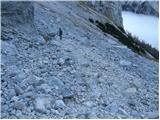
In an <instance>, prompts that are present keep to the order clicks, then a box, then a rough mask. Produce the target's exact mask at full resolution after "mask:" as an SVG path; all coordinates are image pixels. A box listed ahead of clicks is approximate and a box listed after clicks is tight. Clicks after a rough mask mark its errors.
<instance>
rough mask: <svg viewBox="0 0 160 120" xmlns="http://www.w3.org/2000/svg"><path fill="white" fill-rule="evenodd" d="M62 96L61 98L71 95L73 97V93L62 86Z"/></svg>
mask: <svg viewBox="0 0 160 120" xmlns="http://www.w3.org/2000/svg"><path fill="white" fill-rule="evenodd" d="M62 96H63V98H72V97H74V94H73V92H72V91H71V90H70V89H68V88H63V89H62Z"/></svg>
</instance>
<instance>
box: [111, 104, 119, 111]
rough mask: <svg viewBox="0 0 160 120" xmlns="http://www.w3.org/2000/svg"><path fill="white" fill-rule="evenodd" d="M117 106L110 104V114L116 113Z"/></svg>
mask: <svg viewBox="0 0 160 120" xmlns="http://www.w3.org/2000/svg"><path fill="white" fill-rule="evenodd" d="M118 108H119V106H118V105H117V104H116V103H112V104H111V107H110V111H111V113H117V112H118Z"/></svg>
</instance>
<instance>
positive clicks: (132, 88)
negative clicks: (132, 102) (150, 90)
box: [126, 87, 137, 94]
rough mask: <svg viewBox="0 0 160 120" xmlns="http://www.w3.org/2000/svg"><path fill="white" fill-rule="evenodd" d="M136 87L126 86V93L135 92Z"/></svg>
mask: <svg viewBox="0 0 160 120" xmlns="http://www.w3.org/2000/svg"><path fill="white" fill-rule="evenodd" d="M136 92H137V89H136V88H135V87H131V88H127V90H126V93H129V94H135V93H136Z"/></svg>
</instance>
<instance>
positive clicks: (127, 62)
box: [119, 60, 131, 66]
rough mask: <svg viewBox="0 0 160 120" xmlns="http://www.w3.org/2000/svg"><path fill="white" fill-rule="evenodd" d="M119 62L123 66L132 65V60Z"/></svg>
mask: <svg viewBox="0 0 160 120" xmlns="http://www.w3.org/2000/svg"><path fill="white" fill-rule="evenodd" d="M119 64H120V65H121V66H130V65H131V62H129V61H126V60H120V62H119Z"/></svg>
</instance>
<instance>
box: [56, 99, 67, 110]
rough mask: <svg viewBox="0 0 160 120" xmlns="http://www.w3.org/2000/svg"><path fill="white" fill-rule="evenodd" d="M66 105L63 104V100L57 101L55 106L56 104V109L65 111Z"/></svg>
mask: <svg viewBox="0 0 160 120" xmlns="http://www.w3.org/2000/svg"><path fill="white" fill-rule="evenodd" d="M65 106H66V105H65V103H64V102H63V100H56V102H55V104H54V108H55V109H63V108H64V107H65Z"/></svg>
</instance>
